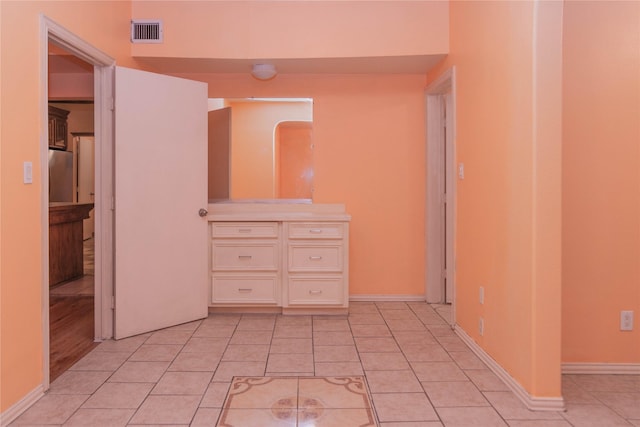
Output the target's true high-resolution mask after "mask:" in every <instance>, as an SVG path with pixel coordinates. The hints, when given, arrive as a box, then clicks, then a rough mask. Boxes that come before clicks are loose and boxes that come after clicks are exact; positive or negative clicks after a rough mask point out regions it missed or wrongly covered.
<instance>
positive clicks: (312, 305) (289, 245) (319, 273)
mask: <svg viewBox="0 0 640 427" xmlns="http://www.w3.org/2000/svg"><path fill="white" fill-rule="evenodd" d="M208 219H209V221H210V222H209V224H210V226H209V230H210V232H211V249H210V267H211V268H210V270H211V271H210V274H211V291H210V297H211V298H210V304H209V305H210V306H211V307H212V308H214V309H225V308H226V309H235V310H236V311H237V310H242V309H246V310H256V309H259V310H263V311H264V310H269V308H272V309H274V310H273V311H282V312H283V313H328V314H330V313H344V312H346V310H347V308H348V306H349V221H350V219H351V217H350V216H349V215H348V214H346V213H345V211H344V206H343V205H324V204H287V203H273V204H270V203H233V202H230V203H216V204H211V205H209V216H208Z"/></svg>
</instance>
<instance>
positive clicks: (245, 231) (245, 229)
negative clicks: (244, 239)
mask: <svg viewBox="0 0 640 427" xmlns="http://www.w3.org/2000/svg"><path fill="white" fill-rule="evenodd" d="M238 233H251V229H250V228H239V229H238Z"/></svg>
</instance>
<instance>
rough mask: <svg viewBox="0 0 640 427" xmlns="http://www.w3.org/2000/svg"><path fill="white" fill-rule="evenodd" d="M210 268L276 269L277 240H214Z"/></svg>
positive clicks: (277, 258)
mask: <svg viewBox="0 0 640 427" xmlns="http://www.w3.org/2000/svg"><path fill="white" fill-rule="evenodd" d="M211 254H212V259H211V268H212V269H213V270H214V271H215V270H245V271H251V270H277V269H278V260H279V259H280V258H279V256H278V244H277V242H260V241H256V242H244V241H243V242H242V243H240V242H238V241H230V242H224V241H214V243H213V249H212V251H211Z"/></svg>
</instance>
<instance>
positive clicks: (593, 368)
mask: <svg viewBox="0 0 640 427" xmlns="http://www.w3.org/2000/svg"><path fill="white" fill-rule="evenodd" d="M562 373H563V374H592V375H640V363H563V364H562Z"/></svg>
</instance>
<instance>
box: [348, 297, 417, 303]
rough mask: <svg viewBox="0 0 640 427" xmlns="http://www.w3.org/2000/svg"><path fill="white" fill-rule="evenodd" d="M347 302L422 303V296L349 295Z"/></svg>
mask: <svg viewBox="0 0 640 427" xmlns="http://www.w3.org/2000/svg"><path fill="white" fill-rule="evenodd" d="M349 301H351V302H383V301H389V302H394V301H397V302H402V301H405V302H416V301H421V302H424V301H425V298H424V295H350V296H349Z"/></svg>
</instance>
